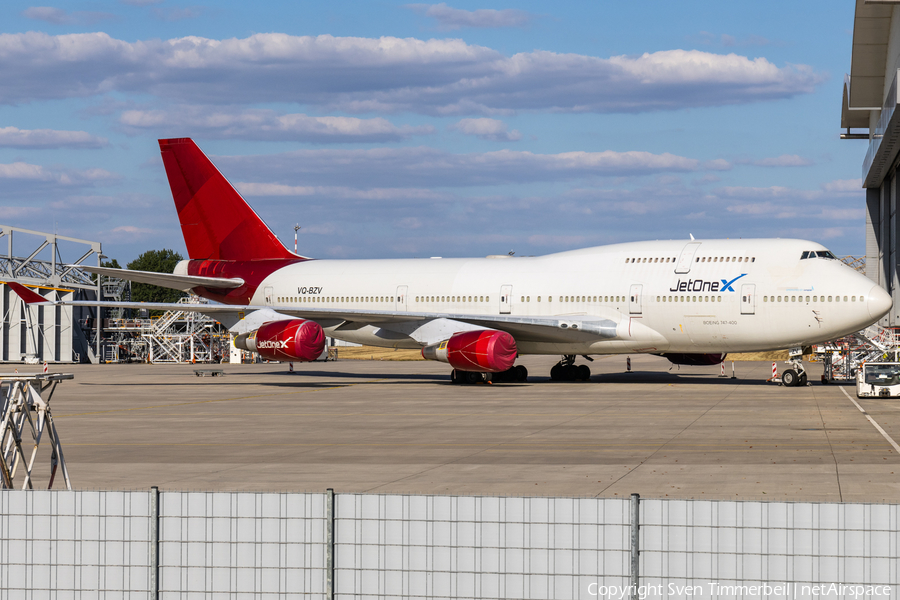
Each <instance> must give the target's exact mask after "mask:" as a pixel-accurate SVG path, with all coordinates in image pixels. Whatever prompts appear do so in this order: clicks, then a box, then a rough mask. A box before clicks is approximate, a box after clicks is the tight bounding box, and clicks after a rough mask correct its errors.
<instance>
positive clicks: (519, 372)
mask: <svg viewBox="0 0 900 600" xmlns="http://www.w3.org/2000/svg"><path fill="white" fill-rule="evenodd" d="M514 368H515V370H516V381H517V382H518V383H525V382H526V381H528V369H526V368H525V367H523V366H522V365H516V366H515V367H514Z"/></svg>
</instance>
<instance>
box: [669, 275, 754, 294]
mask: <svg viewBox="0 0 900 600" xmlns="http://www.w3.org/2000/svg"><path fill="white" fill-rule="evenodd" d="M746 275H747V274H746V273H742V274H741V275H738V276H737V277H735V278H734V279H732V280H731V281H728V280H727V279H722V280H720V281H707V280H706V279H687V280H685V281H682V280H681V279H680V278H679V279H678V281H677V282H676V283H675V285H674V286H672V287H670V288H669V291H670V292H733V291H735V290H734V288H733V287H732V286H731V284H733V283H734V282H735V281H737V280H738V279H740V278H741V277H746Z"/></svg>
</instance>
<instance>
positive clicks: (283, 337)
mask: <svg viewBox="0 0 900 600" xmlns="http://www.w3.org/2000/svg"><path fill="white" fill-rule="evenodd" d="M234 345H235V346H237V347H238V348H241V349H243V350H249V351H250V352H258V353H259V355H260V356H262V357H263V358H264V359H266V360H280V361H285V362H308V361H313V360H316V359H317V358H319V356H321V354H322V351H323V350H324V349H325V332H324V331H322V327H320V326H319V324H318V323H316V322H315V321H306V320H304V319H291V320H290V321H270V322H268V323H264V324H263V326H262V327H260V328H259V329H257V330H256V331H253V332H250V333H242V334H240V335H239V336H237V337H236V338H234Z"/></svg>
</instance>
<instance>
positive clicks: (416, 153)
mask: <svg viewBox="0 0 900 600" xmlns="http://www.w3.org/2000/svg"><path fill="white" fill-rule="evenodd" d="M710 162H711V163H712V164H710ZM710 162H703V161H700V160H697V159H693V158H687V157H684V156H677V155H674V154H669V153H663V154H652V153H650V152H640V151H630V152H614V151H612V150H607V151H603V152H563V153H559V154H535V153H533V152H523V151H513V150H506V149H504V150H498V151H495V152H484V153H470V154H451V153H448V152H444V151H441V150H437V149H434V148H428V147H413V148H373V149H369V150H332V149H325V150H296V151H293V152H286V153H282V154H273V155H258V156H223V157H217V158H216V164H218V165H219V167H220V168H221V169H222V170H223V171H224V172H226V173H229V174H230V176H231V177H233V178H240V179H241V180H243V181H247V182H262V185H267V186H270V185H272V184H278V185H286V186H295V185H299V186H301V187H303V188H304V189H305V187H306V186H313V187H315V186H352V187H360V188H367V189H368V188H395V187H404V188H435V187H464V186H478V185H502V184H509V183H523V182H537V181H570V180H576V179H582V178H590V177H620V176H641V175H651V174H658V173H681V172H695V171H703V170H708V169H717V170H721V169H724V168H727V165H728V163H727V162H725V161H721V162H720V161H710ZM723 163H724V164H723ZM267 189H272V188H267Z"/></svg>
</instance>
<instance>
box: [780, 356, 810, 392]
mask: <svg viewBox="0 0 900 600" xmlns="http://www.w3.org/2000/svg"><path fill="white" fill-rule="evenodd" d="M788 354H789V355H790V360H789V361H788V362H789V363H790V364H791V367H792V368H790V369H785V370H784V372H783V373H782V374H781V383H782V384H783V385H784V386H785V387H799V386H805V385H806V383H807V381H808V380H809V377H808V376H807V374H806V369H804V368H803V348H791V349H790V350H788Z"/></svg>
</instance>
